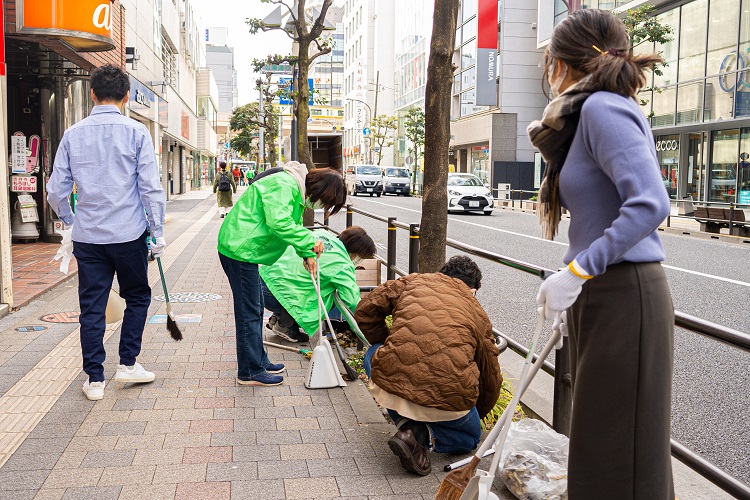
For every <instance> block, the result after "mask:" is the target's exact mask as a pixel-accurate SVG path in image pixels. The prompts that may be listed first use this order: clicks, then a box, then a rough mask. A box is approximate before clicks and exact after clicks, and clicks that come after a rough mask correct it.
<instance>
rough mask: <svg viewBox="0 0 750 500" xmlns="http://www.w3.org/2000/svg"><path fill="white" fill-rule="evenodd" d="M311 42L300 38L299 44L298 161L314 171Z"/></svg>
mask: <svg viewBox="0 0 750 500" xmlns="http://www.w3.org/2000/svg"><path fill="white" fill-rule="evenodd" d="M309 50H310V41H309V40H307V39H306V38H302V37H300V42H299V61H298V65H299V69H298V71H297V84H298V87H297V99H298V101H297V161H299V162H300V163H304V164H305V165H307V168H308V169H310V170H312V169H313V168H315V164H314V163H313V159H312V155H311V154H310V144H309V142H308V141H307V119H308V118H309V117H310V106H309V104H308V101H309V100H310V86H309V84H308V81H307V75H308V74H309V72H310V56H309Z"/></svg>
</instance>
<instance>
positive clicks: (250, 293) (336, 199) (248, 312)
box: [218, 162, 346, 385]
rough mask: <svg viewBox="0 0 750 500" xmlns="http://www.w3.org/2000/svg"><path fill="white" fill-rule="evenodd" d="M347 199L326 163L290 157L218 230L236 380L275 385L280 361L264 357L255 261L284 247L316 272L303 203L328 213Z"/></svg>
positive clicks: (257, 183) (266, 261) (270, 258)
mask: <svg viewBox="0 0 750 500" xmlns="http://www.w3.org/2000/svg"><path fill="white" fill-rule="evenodd" d="M345 202H346V187H345V186H344V179H343V177H342V176H341V174H339V173H338V172H337V171H335V170H332V169H330V168H317V169H314V170H313V171H311V172H309V173H308V172H307V168H306V167H305V165H302V164H300V163H297V162H290V163H287V164H286V165H284V166H283V167H278V168H272V169H269V170H266V171H265V172H263V173H262V174H260V175H258V176H256V178H255V179H254V182H253V183H252V184H251V185H250V186H249V187H248V188H247V190H246V191H245V193H244V194H243V195H242V196H241V197H240V199H239V200H238V201H237V203H236V204H235V206H234V208H233V209H232V211H231V212H229V214H227V216H226V218H225V219H224V222H223V224H222V225H221V229H220V230H219V245H218V250H219V260H220V261H221V266H222V268H223V269H224V273H225V274H226V275H227V278H229V285H230V286H231V288H232V295H233V296H234V322H235V330H236V336H237V383H238V384H240V385H279V384H281V382H282V381H283V380H284V377H282V376H280V375H278V374H279V373H281V372H283V371H284V365H282V364H274V363H271V362H270V361H269V360H268V355H267V354H266V351H265V349H264V347H263V293H262V291H261V287H260V276H259V274H258V264H261V265H270V264H273V263H274V262H276V260H278V259H279V257H281V256H282V255H283V254H284V252H285V251H286V249H287V247H289V246H291V247H293V248H294V250H295V252H296V253H297V255H298V256H299V257H300V258H302V260H303V262H301V263H300V266H302V265H303V263H304V265H305V266H306V267H307V269H308V270H309V272H311V273H315V270H316V269H315V267H316V264H315V256H316V254H317V255H318V256H319V255H320V254H321V252H322V251H323V249H324V246H323V243H322V242H321V241H320V240H316V239H315V237H314V236H313V234H312V233H311V232H310V231H308V230H307V229H305V228H304V226H302V214H303V212H304V210H305V207H307V208H322V209H323V210H325V211H326V212H328V213H330V214H331V215H333V214H336V213H338V211H339V210H341V207H343V206H344V203H345Z"/></svg>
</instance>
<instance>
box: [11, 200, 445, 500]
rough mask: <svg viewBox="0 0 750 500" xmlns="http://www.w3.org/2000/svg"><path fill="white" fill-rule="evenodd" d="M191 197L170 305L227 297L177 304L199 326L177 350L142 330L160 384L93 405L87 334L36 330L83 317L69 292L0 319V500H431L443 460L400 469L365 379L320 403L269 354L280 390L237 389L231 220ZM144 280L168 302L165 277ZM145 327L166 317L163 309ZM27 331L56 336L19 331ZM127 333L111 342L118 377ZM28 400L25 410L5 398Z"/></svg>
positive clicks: (170, 251) (174, 234)
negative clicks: (223, 248) (88, 393)
mask: <svg viewBox="0 0 750 500" xmlns="http://www.w3.org/2000/svg"><path fill="white" fill-rule="evenodd" d="M195 198H196V199H194V200H192V203H187V202H186V203H183V204H182V205H180V206H179V208H180V210H181V211H180V212H177V213H176V214H175V213H172V217H173V218H172V221H171V222H170V223H169V224H168V225H167V231H166V236H167V241H169V242H170V246H169V247H168V248H167V251H166V253H165V256H164V258H163V262H164V264H165V271H166V274H167V282H168V283H169V285H170V291H171V292H180V291H183V292H188V291H195V292H210V293H216V294H219V295H221V296H222V299H221V300H217V301H210V302H201V303H180V304H173V308H174V312H175V313H176V314H187V313H191V314H201V315H202V317H201V322H200V323H190V324H187V323H186V324H181V325H180V328H181V329H182V331H183V334H184V340H183V341H182V342H173V341H172V340H171V339H170V338H169V335H168V333H167V331H166V327H165V326H164V325H158V324H147V326H146V330H145V334H144V342H143V349H142V353H141V355H140V356H139V358H138V361H139V362H141V363H142V364H143V365H144V366H146V367H147V368H148V369H150V370H153V371H155V372H156V374H157V378H156V380H155V381H154V382H153V383H150V384H142V385H131V384H123V383H117V382H114V381H112V380H109V381H108V384H107V387H106V391H105V397H104V399H103V400H101V401H97V402H91V401H88V400H86V399H85V397H84V396H83V394H82V393H81V389H80V386H81V384H82V382H83V381H84V380H85V375H83V374H82V373H81V371H80V351H77V349H79V347H78V343H77V334H78V325H77V324H75V323H73V324H49V323H47V324H44V323H42V322H41V321H39V319H38V318H39V317H40V316H41V315H43V314H47V313H50V312H58V311H63V310H76V309H77V296H76V288H75V285H76V282H75V280H71V281H70V282H67V283H63V284H61V285H59V286H57V287H56V288H54V289H52V290H51V291H50V293H48V294H45V295H44V296H42V297H40V298H38V299H36V300H32V301H31V302H29V304H28V305H27V306H26V307H24V308H22V309H20V310H19V311H16V312H14V313H12V314H10V315H9V316H7V317H5V318H2V319H0V389H1V390H2V391H1V392H0V410H1V409H4V408H8V407H10V406H9V405H11V404H12V405H13V408H16V410H14V411H15V412H16V413H13V414H12V415H15V414H17V415H19V417H17V418H16V417H13V418H11V417H9V416H8V414H6V412H3V414H2V415H3V417H2V418H0V460H2V459H3V458H2V454H5V455H7V456H6V457H5V461H4V463H3V465H2V467H1V468H0V498H13V499H16V498H18V499H23V498H40V499H41V498H43V499H63V498H65V499H67V498H97V499H106V498H121V499H124V498H148V499H159V498H169V499H172V498H179V499H192V498H196V499H197V498H200V499H214V498H215V499H225V498H242V499H263V500H271V499H284V498H288V499H305V498H349V499H365V498H373V499H374V498H383V499H421V498H425V499H427V498H433V496H434V493H435V491H436V489H437V487H438V485H439V482H440V479H441V478H442V476H443V473H442V465H443V464H444V463H446V462H447V461H448V459H449V458H448V457H440V456H435V457H434V467H433V470H434V472H433V474H431V475H429V476H426V477H424V478H420V477H415V476H412V475H409V474H407V473H406V472H404V471H403V469H402V468H401V466H400V465H399V462H398V460H397V459H396V457H394V456H393V455H392V453H391V452H390V450H389V449H388V447H387V445H386V439H387V438H388V436H389V435H390V434H391V433H393V432H394V430H395V429H394V427H393V426H392V425H391V424H389V423H387V422H386V421H385V419H384V417H383V415H382V412H381V411H380V410H379V409H378V407H377V405H376V404H375V402H374V401H373V400H372V398H371V397H370V396H369V393H368V392H367V389H366V387H365V386H364V385H363V384H362V382H360V381H356V382H350V383H349V385H348V387H346V388H336V389H327V390H316V391H310V390H308V389H306V388H305V387H304V383H303V381H304V377H305V375H306V374H307V367H308V363H309V362H308V361H307V360H306V359H305V358H303V357H302V356H301V355H299V354H296V353H291V352H286V351H281V350H276V349H271V350H270V351H269V355H270V357H271V359H272V360H273V361H276V362H278V361H281V362H283V363H285V364H286V366H287V372H286V374H285V381H284V384H283V385H281V386H276V387H248V386H237V385H236V384H235V381H234V379H235V376H236V358H235V339H234V323H233V317H232V297H231V292H230V289H229V284H228V282H227V280H226V277H225V276H224V274H223V271H222V270H221V266H220V264H219V260H218V258H217V256H216V235H217V233H218V230H219V227H220V224H221V220H220V219H219V218H218V214H217V212H216V207H215V203H214V200H213V196H207V197H206V199H205V200H201V199H200V196H196V197H195ZM154 267H155V266H154ZM150 276H151V280H152V281H151V285H152V288H153V290H154V294H160V293H161V283H160V281H159V279H158V272H156V271H155V270H154V269H151V270H150ZM149 314H151V315H153V314H164V303H162V302H156V301H154V302H153V303H152V306H151V309H150V311H149ZM29 324H35V325H36V324H39V325H43V326H47V327H48V329H47V330H44V331H42V332H29V333H23V334H21V333H18V332H16V331H14V328H15V327H17V326H19V325H29ZM117 327H118V325H113V326H112V328H111V331H110V332H109V334H110V335H111V337H109V339H108V340H107V341H106V344H105V345H106V349H107V354H108V357H107V361H106V363H105V371H106V374H107V377H109V378H111V377H112V375H113V374H114V371H115V364H116V363H117V342H118V335H117ZM273 340H274V341H276V342H279V341H280V339H278V338H274V339H273ZM69 358H73V359H75V363H73V366H69V365H70V364H71V362H68V361H67V360H68V359H69ZM61 360H63V361H65V362H61ZM30 374H31V375H33V376H31V377H30ZM21 396H23V397H26V398H28V399H29V402H28V404H26V403H24V404H21V403H19V402H17V401H15V400H12V399H11V398H14V397H15V398H20V397H21ZM28 415H32V417H33V418H27V416H28ZM24 418H25V419H26V420H24Z"/></svg>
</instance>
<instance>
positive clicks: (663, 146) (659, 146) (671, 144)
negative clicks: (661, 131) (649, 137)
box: [656, 140, 680, 151]
mask: <svg viewBox="0 0 750 500" xmlns="http://www.w3.org/2000/svg"><path fill="white" fill-rule="evenodd" d="M679 149H680V141H675V140H671V141H656V150H657V151H679Z"/></svg>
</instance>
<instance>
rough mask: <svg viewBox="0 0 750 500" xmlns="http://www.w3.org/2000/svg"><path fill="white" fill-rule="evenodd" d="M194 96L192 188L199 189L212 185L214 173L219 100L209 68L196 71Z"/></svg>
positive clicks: (217, 90)
mask: <svg viewBox="0 0 750 500" xmlns="http://www.w3.org/2000/svg"><path fill="white" fill-rule="evenodd" d="M196 94H197V95H198V109H197V113H198V161H197V162H196V164H195V166H196V172H195V175H194V176H193V187H194V188H199V187H201V186H205V185H207V184H213V181H214V176H215V173H216V156H217V145H218V135H217V133H216V130H217V128H218V119H219V111H218V108H217V105H216V101H217V100H218V98H219V89H218V87H217V86H216V80H215V79H214V75H213V71H212V70H211V68H200V69H198V81H197V85H196Z"/></svg>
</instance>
